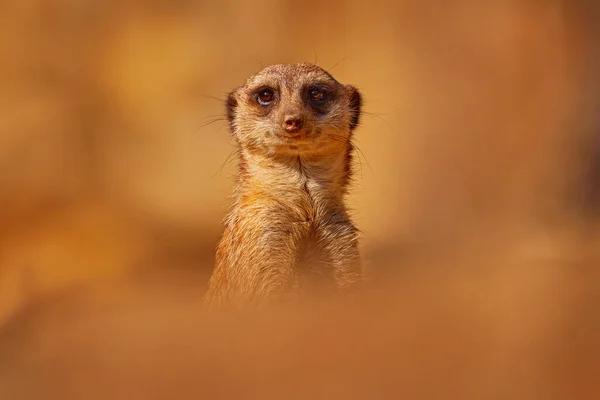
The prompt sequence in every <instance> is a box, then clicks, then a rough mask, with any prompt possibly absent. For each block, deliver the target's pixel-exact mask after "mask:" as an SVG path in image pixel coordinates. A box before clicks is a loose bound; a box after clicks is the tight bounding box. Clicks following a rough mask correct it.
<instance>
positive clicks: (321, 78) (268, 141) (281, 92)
mask: <svg viewBox="0 0 600 400" xmlns="http://www.w3.org/2000/svg"><path fill="white" fill-rule="evenodd" d="M361 105H362V101H361V95H360V93H359V92H358V90H357V89H356V88H355V87H353V86H350V85H343V84H341V83H339V82H338V81H336V80H335V79H334V78H333V77H332V76H331V75H330V74H329V73H327V72H326V71H325V70H323V69H321V68H319V67H317V66H316V65H313V64H308V63H303V64H295V65H289V64H277V65H271V66H269V67H266V68H265V69H263V70H262V71H260V72H258V73H257V74H255V75H253V76H252V77H250V78H249V79H248V81H247V82H246V84H245V85H244V86H242V87H239V88H237V89H236V90H234V91H232V92H231V93H230V94H229V95H228V98H227V102H226V109H227V119H228V121H229V125H230V127H231V131H232V134H233V135H234V137H235V138H236V140H237V141H238V143H239V144H240V146H242V148H246V149H248V150H250V151H260V152H263V153H267V154H271V155H275V154H302V153H306V154H308V153H312V154H321V153H328V152H335V151H336V150H339V149H340V148H342V147H343V146H345V144H346V143H347V142H348V141H349V140H350V138H351V134H352V131H353V130H354V129H355V128H356V126H357V125H358V123H359V119H360V114H361Z"/></svg>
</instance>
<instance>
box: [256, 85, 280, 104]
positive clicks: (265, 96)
mask: <svg viewBox="0 0 600 400" xmlns="http://www.w3.org/2000/svg"><path fill="white" fill-rule="evenodd" d="M274 98H275V93H274V92H273V90H271V89H261V90H260V91H259V92H258V95H257V96H256V100H257V101H258V104H260V105H261V106H268V105H269V104H271V102H272V101H273V99H274Z"/></svg>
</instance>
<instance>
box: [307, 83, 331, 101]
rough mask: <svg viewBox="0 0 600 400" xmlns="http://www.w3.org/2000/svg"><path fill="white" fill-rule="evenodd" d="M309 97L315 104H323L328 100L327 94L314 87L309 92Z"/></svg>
mask: <svg viewBox="0 0 600 400" xmlns="http://www.w3.org/2000/svg"><path fill="white" fill-rule="evenodd" d="M308 96H309V97H310V100H311V101H312V102H313V103H314V104H323V103H324V102H325V100H327V92H326V91H325V90H324V89H321V88H319V87H314V88H312V89H310V90H309V91H308Z"/></svg>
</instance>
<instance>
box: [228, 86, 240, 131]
mask: <svg viewBox="0 0 600 400" xmlns="http://www.w3.org/2000/svg"><path fill="white" fill-rule="evenodd" d="M236 91H237V90H233V91H231V92H229V94H228V95H227V100H226V101H225V110H226V113H227V114H226V116H227V122H229V126H231V124H233V118H234V117H235V113H236V110H237V105H238V102H237V99H236V97H235V94H236Z"/></svg>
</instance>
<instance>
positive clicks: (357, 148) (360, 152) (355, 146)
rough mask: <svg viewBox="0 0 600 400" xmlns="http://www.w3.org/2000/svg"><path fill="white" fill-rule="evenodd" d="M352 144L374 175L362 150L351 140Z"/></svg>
mask: <svg viewBox="0 0 600 400" xmlns="http://www.w3.org/2000/svg"><path fill="white" fill-rule="evenodd" d="M352 145H353V146H354V148H356V150H358V154H359V158H360V156H361V155H362V157H363V158H364V159H365V162H366V163H367V166H368V167H369V169H370V170H371V174H373V175H375V173H374V172H373V168H371V163H370V162H369V160H368V159H367V157H366V156H365V153H363V151H362V150H361V149H360V147H358V145H357V144H356V143H354V142H353V143H352Z"/></svg>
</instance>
